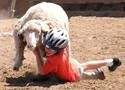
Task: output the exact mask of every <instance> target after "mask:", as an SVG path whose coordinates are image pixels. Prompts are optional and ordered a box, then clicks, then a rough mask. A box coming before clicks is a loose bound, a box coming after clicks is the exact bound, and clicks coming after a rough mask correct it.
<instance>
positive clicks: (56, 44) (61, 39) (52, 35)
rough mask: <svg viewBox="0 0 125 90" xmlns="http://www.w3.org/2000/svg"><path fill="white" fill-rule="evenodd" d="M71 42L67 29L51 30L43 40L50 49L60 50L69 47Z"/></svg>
mask: <svg viewBox="0 0 125 90" xmlns="http://www.w3.org/2000/svg"><path fill="white" fill-rule="evenodd" d="M68 42H69V36H68V32H67V31H66V30H60V29H59V30H50V31H49V32H47V34H46V36H45V37H44V40H43V45H44V46H45V47H47V48H49V49H53V50H56V51H59V50H61V49H63V48H65V47H67V45H68Z"/></svg>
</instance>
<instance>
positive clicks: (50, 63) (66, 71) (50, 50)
mask: <svg viewBox="0 0 125 90" xmlns="http://www.w3.org/2000/svg"><path fill="white" fill-rule="evenodd" d="M68 42H69V37H68V33H67V31H66V30H51V31H49V32H48V33H47V34H46V36H45V39H44V41H43V44H44V46H45V52H46V56H47V60H46V62H45V63H44V64H43V65H42V64H41V65H40V67H39V68H40V69H41V71H40V74H41V75H47V74H49V73H54V74H55V75H56V76H57V77H58V78H59V79H61V80H64V81H70V82H75V81H78V80H80V78H82V77H84V76H93V75H97V76H100V77H99V78H100V79H105V76H104V73H103V71H102V70H101V69H100V67H102V66H108V69H109V71H114V70H115V69H116V68H117V67H118V66H120V65H121V61H120V60H119V59H118V58H113V59H105V60H99V61H89V62H86V63H82V64H80V63H79V62H78V61H77V60H75V59H72V58H70V57H69V56H68V52H67V45H68ZM38 62H40V61H38Z"/></svg>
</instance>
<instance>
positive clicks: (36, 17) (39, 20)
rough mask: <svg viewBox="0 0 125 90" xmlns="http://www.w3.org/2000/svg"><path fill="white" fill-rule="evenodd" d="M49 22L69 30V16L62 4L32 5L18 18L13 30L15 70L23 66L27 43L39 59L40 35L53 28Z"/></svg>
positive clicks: (45, 3)
mask: <svg viewBox="0 0 125 90" xmlns="http://www.w3.org/2000/svg"><path fill="white" fill-rule="evenodd" d="M49 24H52V25H54V26H55V27H56V28H61V29H65V30H67V31H69V21H68V16H67V14H66V12H65V11H64V10H63V8H62V7H61V6H60V5H57V4H54V3H49V2H42V3H39V4H37V5H34V6H32V7H30V8H29V9H28V10H27V12H26V13H25V14H24V16H22V17H21V18H20V19H19V20H18V22H17V23H16V24H15V26H14V32H13V36H14V41H15V48H16V54H15V58H14V61H15V63H14V66H13V70H19V67H20V66H22V61H23V59H24V48H25V46H26V45H27V46H28V48H30V49H31V50H32V51H33V52H34V54H35V55H36V59H39V57H38V52H37V50H39V49H40V48H41V47H38V43H39V40H40V36H42V35H43V33H46V32H47V31H48V30H49V29H50V28H51V26H50V25H49ZM40 46H42V45H41V44H40ZM68 47H70V44H69V46H68ZM35 48H36V49H35ZM41 60H43V59H42V58H41Z"/></svg>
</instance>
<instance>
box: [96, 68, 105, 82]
mask: <svg viewBox="0 0 125 90" xmlns="http://www.w3.org/2000/svg"><path fill="white" fill-rule="evenodd" d="M95 75H96V76H97V78H98V79H100V80H104V79H105V75H104V72H103V70H102V69H101V68H97V69H96V71H95Z"/></svg>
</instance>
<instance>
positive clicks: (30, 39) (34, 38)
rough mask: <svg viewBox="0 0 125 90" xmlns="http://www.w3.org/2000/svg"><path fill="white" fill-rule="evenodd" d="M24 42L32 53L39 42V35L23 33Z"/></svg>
mask: <svg viewBox="0 0 125 90" xmlns="http://www.w3.org/2000/svg"><path fill="white" fill-rule="evenodd" d="M24 38H25V41H26V42H27V47H28V48H29V49H30V50H32V51H34V50H35V48H36V46H37V44H38V42H39V33H38V32H33V31H30V32H25V33H24Z"/></svg>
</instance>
